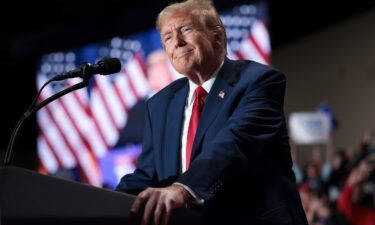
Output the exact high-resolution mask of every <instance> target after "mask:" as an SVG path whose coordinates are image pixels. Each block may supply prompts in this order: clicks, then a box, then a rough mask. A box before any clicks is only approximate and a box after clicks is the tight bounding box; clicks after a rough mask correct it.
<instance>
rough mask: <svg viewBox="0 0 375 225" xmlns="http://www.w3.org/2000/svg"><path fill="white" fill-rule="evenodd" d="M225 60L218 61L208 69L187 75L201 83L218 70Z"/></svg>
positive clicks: (198, 83)
mask: <svg viewBox="0 0 375 225" xmlns="http://www.w3.org/2000/svg"><path fill="white" fill-rule="evenodd" d="M223 62H224V59H222V60H220V61H217V62H216V63H215V64H214V65H213V66H211V67H210V68H208V69H207V71H202V70H200V71H198V70H196V71H192V72H191V73H190V74H188V76H187V77H188V78H189V79H190V80H191V81H192V82H194V83H195V84H197V85H201V84H203V83H204V82H205V81H207V80H208V79H210V78H211V77H212V76H213V75H214V74H216V73H217V72H218V70H219V68H221V66H222V65H223Z"/></svg>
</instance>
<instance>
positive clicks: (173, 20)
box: [160, 12, 196, 33]
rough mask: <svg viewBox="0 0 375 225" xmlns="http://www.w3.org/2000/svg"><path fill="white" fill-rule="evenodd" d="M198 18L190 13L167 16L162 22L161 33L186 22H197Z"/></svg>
mask: <svg viewBox="0 0 375 225" xmlns="http://www.w3.org/2000/svg"><path fill="white" fill-rule="evenodd" d="M195 22H196V19H195V18H194V17H193V16H192V15H191V14H189V13H186V12H185V13H173V14H170V15H168V16H166V17H165V18H164V19H163V22H162V23H161V26H160V28H161V33H163V31H164V32H165V31H167V30H169V29H171V28H173V27H178V26H181V25H184V24H191V23H195Z"/></svg>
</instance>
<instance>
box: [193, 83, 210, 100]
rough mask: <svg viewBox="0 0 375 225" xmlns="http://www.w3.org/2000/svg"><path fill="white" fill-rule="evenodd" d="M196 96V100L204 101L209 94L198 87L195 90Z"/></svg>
mask: <svg viewBox="0 0 375 225" xmlns="http://www.w3.org/2000/svg"><path fill="white" fill-rule="evenodd" d="M194 95H195V97H196V98H199V99H204V98H205V97H206V95H207V92H206V90H204V88H203V87H202V86H198V87H197V89H195V93H194Z"/></svg>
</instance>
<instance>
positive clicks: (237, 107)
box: [117, 58, 307, 224]
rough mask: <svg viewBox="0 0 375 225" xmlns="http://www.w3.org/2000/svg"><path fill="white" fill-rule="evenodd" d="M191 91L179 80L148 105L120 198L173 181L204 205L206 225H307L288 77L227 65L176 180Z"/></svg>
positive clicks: (249, 65)
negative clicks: (290, 125)
mask: <svg viewBox="0 0 375 225" xmlns="http://www.w3.org/2000/svg"><path fill="white" fill-rule="evenodd" d="M188 91H189V85H188V80H187V79H186V78H182V79H179V80H177V81H175V82H173V83H172V84H170V85H168V86H167V87H166V88H164V89H163V90H161V91H160V92H159V93H157V94H156V95H155V96H153V97H152V98H151V99H150V100H149V101H148V102H147V105H146V110H145V128H144V140H143V152H142V154H141V156H140V157H139V159H138V162H137V169H136V170H135V172H134V173H132V174H129V175H126V176H124V177H123V178H122V179H121V181H120V183H119V185H118V187H117V190H120V191H124V192H128V193H134V194H137V193H138V192H140V191H142V190H144V189H145V188H147V187H163V186H168V185H170V184H171V183H172V182H175V181H177V182H180V183H183V184H185V185H187V186H189V187H190V188H191V189H192V190H193V191H194V192H195V193H196V194H197V195H198V196H200V197H202V198H203V199H204V200H205V204H204V207H203V208H202V210H203V215H204V224H307V222H306V218H305V215H304V212H303V209H302V206H301V202H300V198H299V195H298V192H297V190H296V187H295V181H294V180H295V178H294V174H293V172H292V169H291V168H292V160H291V156H290V148H289V144H288V134H287V129H286V124H285V118H284V112H283V102H284V93H285V76H284V75H283V74H281V73H280V72H278V71H277V70H275V69H273V68H271V67H269V66H265V65H262V64H259V63H256V62H253V61H233V60H229V59H227V58H226V59H225V62H224V64H223V66H222V68H221V70H220V71H219V73H218V75H217V78H216V81H215V83H214V84H213V86H212V88H211V91H210V93H209V95H208V96H207V98H206V102H205V105H204V108H203V111H202V114H201V119H200V122H199V127H198V130H197V133H196V137H195V140H194V144H193V150H192V157H191V164H190V167H189V170H188V171H187V172H185V173H183V174H179V171H180V161H181V159H180V149H181V146H180V145H181V131H182V124H183V116H184V107H185V103H186V98H187V94H188ZM220 93H224V96H223V95H222V94H220Z"/></svg>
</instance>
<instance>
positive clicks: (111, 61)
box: [98, 58, 121, 75]
mask: <svg viewBox="0 0 375 225" xmlns="http://www.w3.org/2000/svg"><path fill="white" fill-rule="evenodd" d="M98 65H99V67H100V74H102V75H107V74H111V73H117V72H120V70H121V62H120V60H119V59H117V58H107V59H102V60H100V61H99V62H98Z"/></svg>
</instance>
